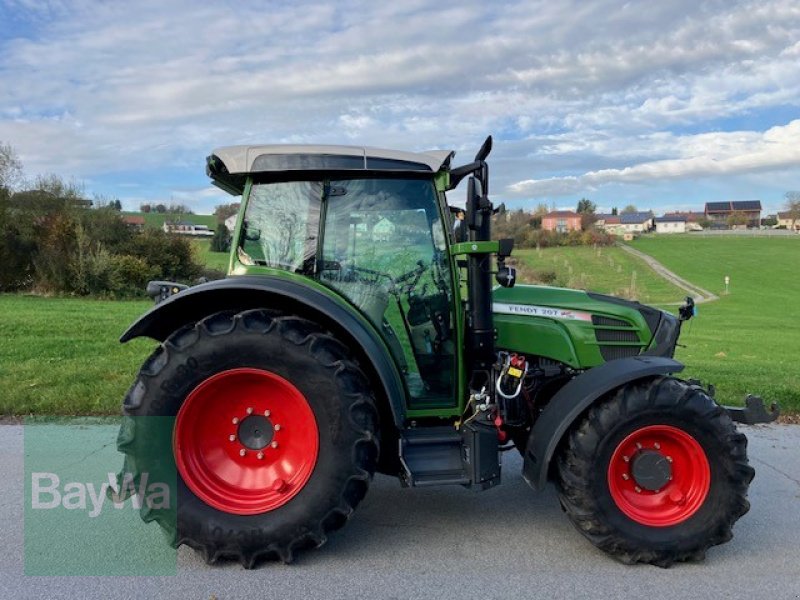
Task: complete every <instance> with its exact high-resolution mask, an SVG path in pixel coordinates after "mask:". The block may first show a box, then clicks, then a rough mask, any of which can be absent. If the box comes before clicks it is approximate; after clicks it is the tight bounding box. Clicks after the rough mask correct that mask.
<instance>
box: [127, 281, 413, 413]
mask: <svg viewBox="0 0 800 600" xmlns="http://www.w3.org/2000/svg"><path fill="white" fill-rule="evenodd" d="M251 308H276V309H283V310H286V311H287V312H289V313H291V314H297V315H302V316H304V317H308V318H310V319H313V320H315V321H317V322H318V323H320V325H323V326H324V327H326V328H328V329H330V330H331V331H332V332H333V333H335V334H336V336H337V338H338V339H340V340H341V341H342V342H344V343H345V344H346V345H347V346H348V347H349V348H350V349H351V350H352V351H353V352H354V353H355V355H356V357H357V359H358V361H359V363H360V364H361V366H362V367H363V368H365V370H366V371H367V374H368V376H370V379H371V380H372V381H371V383H372V385H373V386H375V387H377V386H379V387H380V390H374V391H375V392H383V394H381V393H376V397H377V400H378V401H379V402H381V400H382V398H381V397H380V396H381V395H383V396H385V398H386V400H387V402H388V406H389V409H390V411H391V417H392V420H393V421H394V423H395V425H396V426H397V427H398V428H401V427H402V425H403V422H404V420H405V388H404V387H403V382H402V379H401V377H400V374H399V372H398V371H397V368H396V366H395V364H394V362H393V360H392V358H391V356H390V355H389V352H388V350H387V349H386V347H385V346H384V345H383V343H382V342H381V339H380V335H379V334H378V332H376V331H375V330H374V328H373V327H372V326H371V325H370V324H369V323H368V322H367V321H366V320H365V319H364V318H363V317H361V316H360V315H359V314H358V313H357V312H356V311H355V310H354V309H349V308H347V307H346V306H343V305H342V304H341V303H340V302H338V301H337V300H335V299H334V298H333V297H331V296H330V295H327V294H325V293H324V292H322V291H319V290H317V289H315V288H313V287H310V286H306V285H302V284H300V283H297V282H294V281H291V280H288V279H281V278H278V277H269V276H259V277H231V278H228V279H220V280H217V281H210V282H208V283H203V284H201V285H197V286H194V287H191V288H189V289H187V290H184V291H182V292H180V293H178V294H175V295H172V296H169V297H168V298H167V299H166V300H164V301H163V302H160V303H159V304H157V305H156V306H154V307H153V308H152V309H150V310H149V311H148V312H147V313H145V314H144V315H142V316H141V317H140V318H139V319H138V320H137V321H136V322H135V323H133V325H131V326H130V327H129V328H128V330H127V331H125V333H123V334H122V337H121V338H120V341H121V342H123V343H124V342H127V341H128V340H131V339H133V338H137V337H149V338H153V339H155V340H157V341H159V342H163V341H164V340H165V339H167V337H169V335H170V334H171V333H172V332H173V331H176V330H177V329H179V328H181V327H183V326H184V325H188V324H190V323H194V322H196V321H199V320H200V319H202V318H204V317H206V316H208V315H210V314H213V313H216V312H220V311H223V310H236V311H241V310H247V309H251ZM382 412H383V411H382Z"/></svg>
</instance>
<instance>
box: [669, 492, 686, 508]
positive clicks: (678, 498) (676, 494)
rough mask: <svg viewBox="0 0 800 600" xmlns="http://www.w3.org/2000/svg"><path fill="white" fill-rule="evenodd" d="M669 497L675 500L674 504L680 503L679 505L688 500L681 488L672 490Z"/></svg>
mask: <svg viewBox="0 0 800 600" xmlns="http://www.w3.org/2000/svg"><path fill="white" fill-rule="evenodd" d="M669 499H670V500H671V501H672V502H673V504H678V505H682V504H684V503H685V502H686V497H685V496H684V495H683V493H682V492H681V491H679V490H675V491H673V492H671V493H670V495H669Z"/></svg>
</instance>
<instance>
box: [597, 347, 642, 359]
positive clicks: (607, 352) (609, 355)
mask: <svg viewBox="0 0 800 600" xmlns="http://www.w3.org/2000/svg"><path fill="white" fill-rule="evenodd" d="M639 350H640V347H639V346H600V355H601V356H602V357H603V360H605V361H609V360H614V359H616V358H627V357H628V356H636V355H637V354H639Z"/></svg>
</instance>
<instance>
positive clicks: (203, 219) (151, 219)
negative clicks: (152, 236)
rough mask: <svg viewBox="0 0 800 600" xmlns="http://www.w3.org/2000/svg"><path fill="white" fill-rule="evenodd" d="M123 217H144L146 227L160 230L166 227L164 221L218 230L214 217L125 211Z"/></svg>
mask: <svg viewBox="0 0 800 600" xmlns="http://www.w3.org/2000/svg"><path fill="white" fill-rule="evenodd" d="M122 214H123V215H128V216H134V217H144V224H145V227H149V228H152V229H159V228H161V227H162V226H163V225H164V221H189V222H190V223H195V224H196V225H206V226H207V227H208V228H209V229H216V227H217V219H216V217H215V216H214V215H185V214H171V213H154V212H149V213H143V212H139V211H123V212H122Z"/></svg>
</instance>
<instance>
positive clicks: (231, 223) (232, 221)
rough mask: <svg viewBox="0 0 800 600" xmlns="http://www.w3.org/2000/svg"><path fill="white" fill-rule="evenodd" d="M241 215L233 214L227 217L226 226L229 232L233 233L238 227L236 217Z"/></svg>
mask: <svg viewBox="0 0 800 600" xmlns="http://www.w3.org/2000/svg"><path fill="white" fill-rule="evenodd" d="M238 217H239V215H231V216H230V217H228V218H227V219H225V227H227V229H228V232H230V233H233V230H234V229H236V219H237V218H238Z"/></svg>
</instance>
